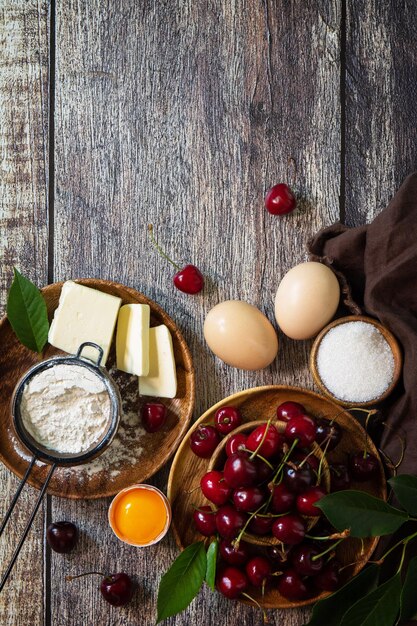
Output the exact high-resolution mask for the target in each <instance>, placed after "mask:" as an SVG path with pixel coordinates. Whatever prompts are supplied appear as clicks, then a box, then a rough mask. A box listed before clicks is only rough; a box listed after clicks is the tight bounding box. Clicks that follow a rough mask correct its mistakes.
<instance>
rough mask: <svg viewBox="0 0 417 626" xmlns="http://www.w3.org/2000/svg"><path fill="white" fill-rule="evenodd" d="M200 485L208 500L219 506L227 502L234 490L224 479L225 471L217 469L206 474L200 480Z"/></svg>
mask: <svg viewBox="0 0 417 626" xmlns="http://www.w3.org/2000/svg"><path fill="white" fill-rule="evenodd" d="M200 486H201V491H202V492H203V494H204V495H205V496H206V498H207V500H210V502H213V504H216V505H217V506H221V505H222V504H225V503H226V502H227V501H228V499H229V498H230V494H231V493H232V490H231V489H230V487H229V486H228V485H227V484H226V481H225V480H224V476H223V472H218V471H217V470H212V471H211V472H207V474H204V476H203V477H202V479H201V480H200Z"/></svg>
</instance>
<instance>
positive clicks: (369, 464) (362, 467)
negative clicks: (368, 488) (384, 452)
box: [349, 452, 379, 482]
mask: <svg viewBox="0 0 417 626" xmlns="http://www.w3.org/2000/svg"><path fill="white" fill-rule="evenodd" d="M349 469H350V474H351V476H352V478H353V479H354V480H357V481H359V482H364V481H366V480H370V479H371V478H373V477H374V476H376V475H377V474H378V471H379V466H378V461H377V459H376V457H374V455H373V454H371V453H370V452H357V453H356V454H352V455H351V457H350V458H349Z"/></svg>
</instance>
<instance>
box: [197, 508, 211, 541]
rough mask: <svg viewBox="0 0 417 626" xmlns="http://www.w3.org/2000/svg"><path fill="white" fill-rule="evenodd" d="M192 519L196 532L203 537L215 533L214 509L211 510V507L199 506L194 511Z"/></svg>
mask: <svg viewBox="0 0 417 626" xmlns="http://www.w3.org/2000/svg"><path fill="white" fill-rule="evenodd" d="M193 520H194V524H195V527H196V528H197V530H198V532H199V533H201V534H202V535H204V536H205V537H210V536H211V535H215V534H216V532H217V525H216V511H213V510H212V509H211V507H209V506H200V507H199V508H198V509H196V510H195V511H194V513H193Z"/></svg>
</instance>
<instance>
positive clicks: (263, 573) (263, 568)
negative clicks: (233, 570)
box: [245, 556, 272, 587]
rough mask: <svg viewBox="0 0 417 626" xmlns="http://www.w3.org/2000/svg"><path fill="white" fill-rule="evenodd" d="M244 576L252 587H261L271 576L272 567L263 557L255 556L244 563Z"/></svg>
mask: <svg viewBox="0 0 417 626" xmlns="http://www.w3.org/2000/svg"><path fill="white" fill-rule="evenodd" d="M245 570H246V576H247V577H248V580H249V582H250V584H251V585H253V586H254V587H263V586H265V584H266V583H267V582H268V580H269V579H270V577H271V574H272V567H271V564H270V562H269V561H268V559H266V558H265V557H263V556H255V557H253V559H251V560H250V561H249V562H248V563H246V567H245Z"/></svg>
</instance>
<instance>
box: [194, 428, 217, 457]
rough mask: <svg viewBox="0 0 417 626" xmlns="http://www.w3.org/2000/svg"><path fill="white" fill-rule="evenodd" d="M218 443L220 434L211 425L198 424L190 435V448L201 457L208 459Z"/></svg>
mask: <svg viewBox="0 0 417 626" xmlns="http://www.w3.org/2000/svg"><path fill="white" fill-rule="evenodd" d="M219 443H220V435H219V433H218V432H217V430H216V429H215V428H214V427H213V426H204V425H200V426H199V427H198V428H197V429H196V430H195V431H194V432H193V433H192V434H191V436H190V446H191V450H192V451H193V452H194V454H196V455H197V456H199V457H201V458H202V459H208V458H209V457H210V456H211V455H212V454H213V452H214V451H215V449H216V448H217V446H218V445H219Z"/></svg>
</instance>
